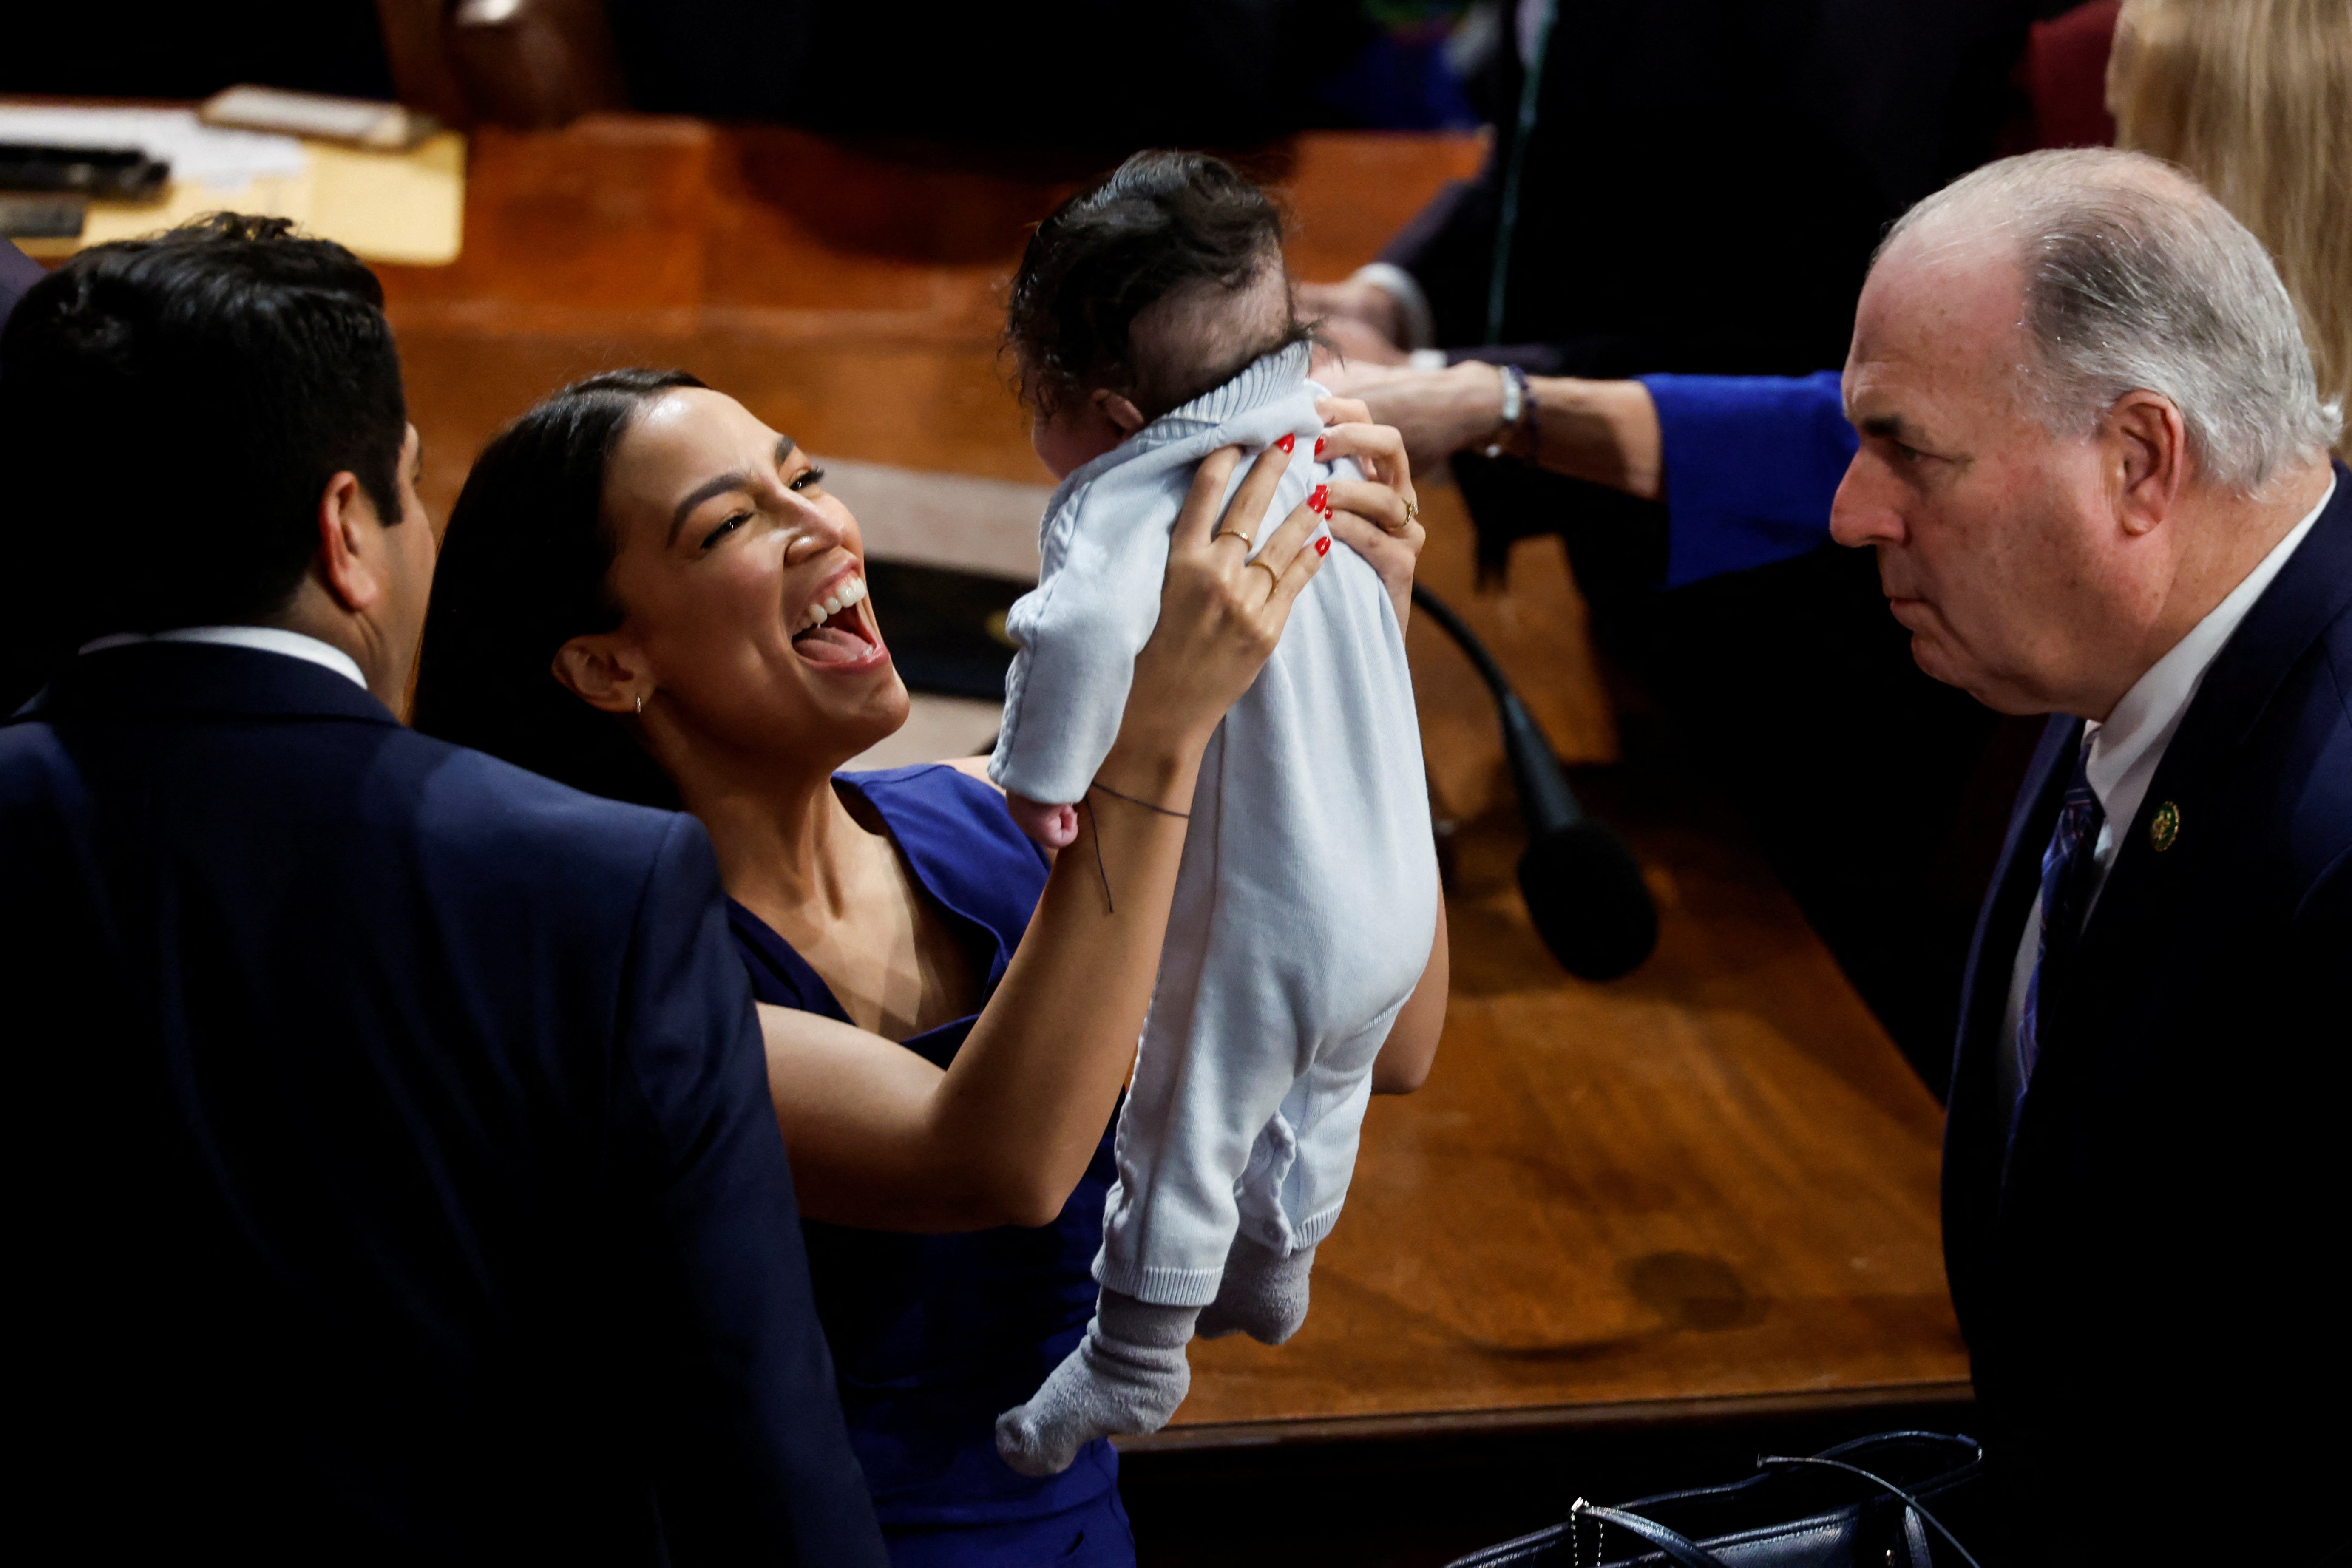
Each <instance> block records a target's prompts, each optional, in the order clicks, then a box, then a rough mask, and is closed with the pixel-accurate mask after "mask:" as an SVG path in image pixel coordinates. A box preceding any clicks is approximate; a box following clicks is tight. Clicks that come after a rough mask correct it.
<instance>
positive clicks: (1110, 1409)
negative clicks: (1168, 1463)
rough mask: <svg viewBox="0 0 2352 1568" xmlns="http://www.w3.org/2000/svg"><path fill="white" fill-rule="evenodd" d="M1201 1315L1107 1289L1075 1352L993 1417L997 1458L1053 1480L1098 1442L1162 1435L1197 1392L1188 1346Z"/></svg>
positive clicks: (1097, 1302)
mask: <svg viewBox="0 0 2352 1568" xmlns="http://www.w3.org/2000/svg"><path fill="white" fill-rule="evenodd" d="M1200 1313H1201V1309H1200V1308H1198V1307H1160V1306H1155V1305H1153V1304H1152V1303H1151V1302H1150V1301H1139V1300H1136V1299H1135V1298H1134V1297H1132V1296H1122V1295H1120V1294H1119V1293H1118V1291H1116V1290H1105V1291H1104V1292H1103V1293H1102V1295H1101V1298H1100V1299H1099V1300H1097V1301H1096V1303H1095V1316H1094V1321H1092V1322H1090V1323H1088V1324H1087V1337H1086V1338H1085V1339H1083V1340H1081V1341H1079V1342H1078V1348H1077V1349H1076V1350H1074V1351H1072V1352H1070V1353H1069V1354H1068V1355H1066V1356H1065V1357H1063V1358H1062V1364H1061V1365H1059V1366H1057V1367H1055V1369H1054V1370H1053V1372H1052V1373H1051V1374H1050V1375H1049V1376H1047V1377H1046V1379H1045V1386H1044V1387H1043V1388H1040V1389H1039V1390H1038V1391H1037V1392H1036V1393H1035V1394H1032V1395H1030V1397H1029V1403H1028V1404H1026V1405H1015V1406H1013V1408H1012V1409H1010V1410H1008V1411H1006V1412H1005V1413H1004V1414H1003V1415H1000V1416H998V1417H997V1418H996V1451H997V1452H998V1453H999V1454H1001V1455H1003V1458H1004V1462H1005V1463H1006V1464H1008V1465H1010V1466H1012V1467H1013V1468H1014V1469H1016V1470H1018V1471H1020V1472H1021V1473H1022V1474H1023V1475H1024V1476H1051V1475H1058V1474H1060V1473H1061V1472H1062V1471H1064V1470H1066V1469H1068V1468H1070V1461H1071V1460H1072V1459H1075V1458H1077V1457H1078V1450H1079V1449H1080V1448H1083V1447H1086V1446H1087V1444H1088V1443H1091V1442H1093V1441H1094V1440H1095V1439H1096V1438H1097V1437H1102V1436H1108V1435H1110V1434H1111V1433H1114V1432H1119V1433H1131V1432H1157V1431H1159V1430H1160V1427H1162V1426H1166V1425H1167V1424H1168V1418H1169V1417H1170V1416H1171V1415H1175V1414H1176V1407H1177V1406H1178V1405H1181V1404H1183V1403H1184V1394H1185V1391H1186V1390H1188V1389H1190V1388H1191V1387H1192V1366H1191V1364H1190V1363H1188V1362H1186V1361H1185V1359H1184V1346H1185V1345H1186V1344H1187V1343H1188V1342H1190V1341H1191V1340H1192V1320H1193V1319H1194V1318H1196V1317H1198V1316H1200Z"/></svg>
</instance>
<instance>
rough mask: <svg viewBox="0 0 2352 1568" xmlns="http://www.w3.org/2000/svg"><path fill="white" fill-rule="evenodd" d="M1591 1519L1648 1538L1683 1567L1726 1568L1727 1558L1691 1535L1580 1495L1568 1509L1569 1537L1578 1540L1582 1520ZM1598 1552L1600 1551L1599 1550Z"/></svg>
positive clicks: (1640, 1537)
mask: <svg viewBox="0 0 2352 1568" xmlns="http://www.w3.org/2000/svg"><path fill="white" fill-rule="evenodd" d="M1580 1518H1583V1519H1591V1520H1595V1521H1599V1522H1600V1523H1602V1524H1613V1525H1615V1526H1616V1527H1617V1528H1618V1529H1620V1530H1622V1531H1624V1532H1625V1533H1626V1534H1628V1535H1631V1536H1633V1537H1636V1538H1637V1539H1639V1540H1643V1541H1646V1542H1649V1543H1650V1544H1651V1545H1653V1546H1654V1547H1656V1548H1657V1549H1658V1550H1659V1551H1661V1552H1664V1553H1665V1554H1666V1555H1667V1556H1669V1557H1671V1558H1673V1559H1674V1560H1675V1562H1677V1563H1681V1564H1682V1565H1683V1568H1724V1562H1723V1559H1722V1558H1720V1557H1717V1555H1716V1554H1715V1553H1714V1552H1709V1551H1708V1550H1707V1549H1706V1547H1704V1546H1701V1545H1700V1544H1699V1543H1698V1542H1696V1541H1693V1540H1692V1539H1691V1538H1690V1537H1689V1536H1687V1535H1684V1534H1682V1533H1680V1532H1679V1531H1672V1530H1669V1529H1667V1528H1666V1527H1665V1526H1664V1525H1663V1524H1660V1523H1659V1522H1658V1521H1656V1520H1654V1519H1643V1517H1642V1516H1641V1515H1640V1514H1638V1513H1627V1512H1626V1511H1625V1510H1623V1509H1622V1508H1602V1507H1601V1506H1600V1505H1599V1504H1597V1503H1590V1502H1587V1501H1585V1500H1583V1499H1582V1498H1578V1499H1577V1500H1576V1501H1575V1502H1574V1503H1572V1504H1571V1505H1570V1507H1569V1510H1568V1528H1569V1531H1570V1535H1569V1539H1570V1541H1571V1542H1572V1541H1574V1540H1575V1531H1576V1521H1578V1519H1580ZM1596 1554H1597V1552H1596Z"/></svg>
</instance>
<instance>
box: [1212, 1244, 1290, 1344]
mask: <svg viewBox="0 0 2352 1568" xmlns="http://www.w3.org/2000/svg"><path fill="white" fill-rule="evenodd" d="M1314 1268H1315V1249H1314V1248H1313V1247H1306V1248H1304V1249H1302V1250H1300V1251H1297V1252H1294V1253H1291V1254H1290V1255H1289V1256H1287V1257H1285V1256H1284V1255H1283V1253H1282V1252H1281V1251H1280V1250H1279V1249H1278V1248H1276V1247H1268V1246H1266V1245H1265V1243H1263V1242H1258V1241H1253V1240H1251V1239H1250V1238H1249V1237H1246V1236H1242V1235H1239V1234H1236V1235H1235V1236H1234V1245H1233V1249H1232V1250H1231V1251H1229V1252H1227V1253H1226V1254H1225V1275H1224V1278H1223V1279H1220V1280H1219V1281H1218V1282H1217V1299H1216V1300H1213V1301H1212V1302H1210V1303H1209V1304H1208V1305H1207V1306H1206V1307H1203V1308H1202V1309H1201V1322H1200V1332H1201V1337H1202V1339H1204V1340H1217V1339H1223V1338H1224V1337H1225V1336H1226V1335H1227V1334H1247V1335H1248V1336H1249V1337H1250V1338H1252V1339H1254V1340H1255V1341H1257V1342H1258V1343H1260V1344H1263V1345H1278V1344H1280V1343H1282V1342H1283V1341H1285V1340H1286V1339H1288V1338H1289V1337H1290V1336H1291V1335H1293V1334H1295V1333H1297V1331H1298V1325H1299V1324H1301V1323H1303V1322H1305V1321H1307V1275H1308V1274H1309V1273H1311V1272H1312V1271H1313V1270H1314Z"/></svg>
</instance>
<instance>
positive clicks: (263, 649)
mask: <svg viewBox="0 0 2352 1568" xmlns="http://www.w3.org/2000/svg"><path fill="white" fill-rule="evenodd" d="M142 642H200V643H213V644H215V645H217V646H219V647H249V648H252V649H254V650H255V651H257V652H259V653H275V654H283V655H285V656H286V657H287V658H306V659H309V660H310V662H311V663H312V664H315V665H319V666H320V667H321V668H327V669H331V670H333V671H334V672H335V673H336V674H337V675H340V676H341V677H342V678H343V679H346V680H349V681H350V682H351V683H352V685H354V686H356V687H358V688H359V689H361V690H362V691H365V690H366V689H367V677H366V676H364V675H362V674H361V673H360V666H359V661H358V660H357V659H355V658H352V656H351V655H350V654H347V653H345V652H344V651H343V650H342V649H341V648H339V647H334V646H333V645H332V644H330V643H323V642H320V640H319V639H318V638H317V637H305V636H304V635H303V634H302V633H300V632H289V631H285V630H282V629H280V628H279V627H277V626H183V627H181V628H180V629H179V630H178V631H175V632H154V633H152V634H151V633H147V632H116V633H114V634H113V635H112V636H110V637H98V638H95V639H93V640H91V641H89V642H86V643H84V644H82V645H81V648H80V650H79V651H81V652H83V653H103V652H105V651H106V650H107V649H108V648H110V647H130V646H131V644H133V643H142Z"/></svg>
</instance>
